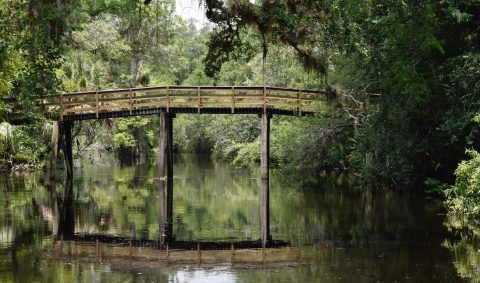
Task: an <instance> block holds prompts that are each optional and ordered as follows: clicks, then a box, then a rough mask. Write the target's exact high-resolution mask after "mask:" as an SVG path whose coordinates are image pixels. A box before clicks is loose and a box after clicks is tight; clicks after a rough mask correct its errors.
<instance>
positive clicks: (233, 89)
mask: <svg viewBox="0 0 480 283" xmlns="http://www.w3.org/2000/svg"><path fill="white" fill-rule="evenodd" d="M233 113H235V87H234V86H232V114H233Z"/></svg>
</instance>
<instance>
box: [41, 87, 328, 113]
mask: <svg viewBox="0 0 480 283" xmlns="http://www.w3.org/2000/svg"><path fill="white" fill-rule="evenodd" d="M326 94H327V92H325V91H323V90H308V89H294V88H283V87H270V86H155V87H141V88H129V89H117V90H98V91H87V92H75V93H62V94H60V95H57V96H48V97H43V98H42V99H41V102H42V103H43V105H44V106H45V107H46V108H47V110H56V111H58V113H59V115H60V117H63V116H65V115H75V114H87V113H94V114H95V117H97V118H98V117H99V115H100V114H101V113H104V112H109V111H117V110H127V111H129V112H130V115H131V114H132V111H133V110H137V109H143V108H151V107H165V108H166V111H167V112H169V111H170V110H171V108H172V107H192V108H197V110H198V113H201V111H202V109H204V108H209V107H223V108H230V111H231V113H235V109H237V108H246V107H250V108H251V107H255V108H260V109H263V111H266V110H267V109H270V108H278V109H285V110H291V111H293V112H295V113H298V115H300V116H301V115H302V111H303V109H305V108H308V109H311V110H314V109H315V108H317V107H318V106H320V103H321V101H322V100H323V99H322V98H323V97H324V96H325V95H326Z"/></svg>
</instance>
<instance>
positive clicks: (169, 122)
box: [165, 114, 174, 179]
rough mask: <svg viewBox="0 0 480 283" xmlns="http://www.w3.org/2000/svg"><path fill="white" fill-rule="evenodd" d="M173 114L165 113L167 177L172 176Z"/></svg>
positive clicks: (170, 177)
mask: <svg viewBox="0 0 480 283" xmlns="http://www.w3.org/2000/svg"><path fill="white" fill-rule="evenodd" d="M173 118H174V117H173V115H172V114H166V115H165V127H166V134H167V135H166V136H167V145H166V150H167V179H172V178H173Z"/></svg>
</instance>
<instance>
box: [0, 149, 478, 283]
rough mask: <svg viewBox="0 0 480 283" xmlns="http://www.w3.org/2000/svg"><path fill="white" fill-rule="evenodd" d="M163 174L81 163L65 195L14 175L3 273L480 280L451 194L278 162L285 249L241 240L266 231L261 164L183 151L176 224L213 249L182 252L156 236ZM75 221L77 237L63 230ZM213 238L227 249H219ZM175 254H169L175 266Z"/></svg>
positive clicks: (276, 203)
mask: <svg viewBox="0 0 480 283" xmlns="http://www.w3.org/2000/svg"><path fill="white" fill-rule="evenodd" d="M79 165H81V166H79ZM157 177H158V172H157V168H156V166H155V164H152V163H150V162H144V163H143V164H140V165H137V166H133V165H132V166H119V165H118V164H117V162H115V160H113V159H112V158H105V160H104V161H103V163H99V164H89V163H88V162H84V163H82V164H77V167H76V168H75V173H74V178H73V182H72V184H71V188H72V191H71V194H70V197H65V195H66V194H67V195H68V187H69V185H68V184H66V183H65V182H63V181H57V184H56V186H55V188H52V187H51V186H50V188H49V186H48V185H47V184H48V177H47V175H46V174H44V173H41V172H37V173H24V174H12V175H9V176H3V177H2V178H1V183H0V186H1V187H0V188H1V189H0V282H462V281H463V280H465V278H468V277H471V278H470V279H471V280H473V281H474V282H476V281H475V280H478V278H479V277H480V276H479V274H480V272H479V266H478V263H479V261H478V260H479V254H480V250H478V252H477V250H476V247H477V246H475V244H471V242H467V243H465V242H462V239H461V238H460V237H459V236H458V233H453V232H452V231H451V230H452V229H451V225H450V226H449V225H448V218H447V216H446V211H445V208H444V207H443V204H442V202H441V201H439V200H436V199H431V198H428V197H425V196H423V195H420V194H414V195H412V194H407V193H402V192H394V191H392V190H385V191H380V192H374V191H369V190H365V189H363V188H361V187H360V186H357V185H355V184H354V183H353V182H352V181H351V179H350V178H348V177H337V178H333V177H328V176H325V177H314V176H310V177H301V176H300V175H297V176H292V175H287V174H283V173H280V172H275V171H272V173H271V178H270V231H271V237H272V240H273V241H276V242H278V243H282V244H281V245H280V246H282V247H277V248H271V249H266V250H262V249H261V248H252V249H246V248H244V247H243V248H242V247H240V244H239V243H248V242H251V243H255V242H258V239H259V238H260V194H259V193H260V186H261V184H260V183H261V182H260V179H259V178H258V177H259V170H258V169H256V168H254V169H238V168H235V167H232V166H231V165H229V164H227V163H225V162H221V161H216V160H212V159H210V158H209V157H208V156H201V155H178V156H176V157H175V162H174V181H173V207H172V209H173V222H172V233H173V237H174V238H175V240H176V241H178V242H184V243H198V244H197V245H198V246H197V249H198V248H200V250H202V251H201V252H200V251H197V250H195V247H194V248H193V249H194V250H192V251H179V250H175V249H171V250H170V251H169V252H168V255H167V253H166V252H165V251H160V250H158V249H157V247H155V246H153V245H151V243H155V242H156V241H157V240H158V238H159V185H158V178H157ZM65 230H70V231H71V232H72V233H74V234H75V237H74V239H73V238H72V239H67V238H65V239H64V238H63V236H61V235H62V233H63V232H64V231H65ZM98 238H100V243H96V241H95V239H98ZM82 239H83V240H84V241H85V242H83V240H82ZM92 239H93V240H92ZM88 240H90V241H88ZM103 240H105V241H107V242H105V243H102V241H103ZM117 240H118V241H119V242H121V243H117V244H115V241H117ZM132 242H133V243H134V244H131V243H132ZM206 243H209V244H206ZM212 243H219V245H222V244H223V245H224V246H225V247H224V248H217V249H212V250H211V251H210V250H209V245H212ZM202 245H203V247H202ZM235 245H237V246H235ZM460 245H467V248H463V247H462V246H460ZM99 246H100V248H99ZM115 247H116V248H115ZM122 247H123V249H124V251H122V250H121V249H122ZM229 247H231V248H229ZM122 252H124V254H123V255H121V254H122ZM99 253H100V255H99ZM222 253H223V254H222ZM467 253H469V254H467ZM115 254H117V256H115ZM164 256H167V257H168V256H169V257H170V262H167V263H166V264H165V262H164V261H163V257H164ZM182 257H185V258H182ZM187 257H188V259H187ZM202 257H203V259H202ZM465 270H466V271H465ZM475 276H476V277H475ZM462 277H464V278H462Z"/></svg>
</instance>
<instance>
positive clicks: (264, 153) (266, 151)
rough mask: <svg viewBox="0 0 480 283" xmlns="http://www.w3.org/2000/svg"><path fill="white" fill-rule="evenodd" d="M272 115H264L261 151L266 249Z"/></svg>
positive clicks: (261, 214)
mask: <svg viewBox="0 0 480 283" xmlns="http://www.w3.org/2000/svg"><path fill="white" fill-rule="evenodd" d="M270 116H271V115H270V114H269V113H267V112H263V114H262V121H261V124H262V127H261V128H262V132H261V149H260V174H261V183H262V184H261V186H262V187H261V200H260V201H261V203H260V226H261V227H260V231H261V240H262V245H263V246H264V247H265V246H266V245H267V244H268V241H269V238H270V212H269V209H270V207H269V206H270V204H269V201H270V200H269V198H270V196H269V194H270V193H269V180H268V178H269V172H268V170H269V157H270Z"/></svg>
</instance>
